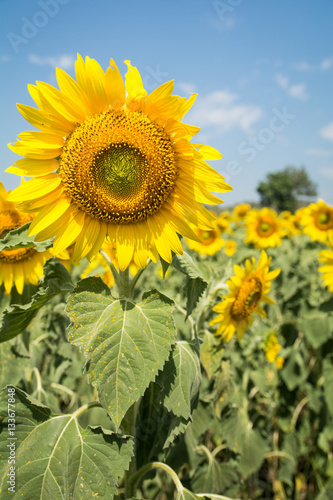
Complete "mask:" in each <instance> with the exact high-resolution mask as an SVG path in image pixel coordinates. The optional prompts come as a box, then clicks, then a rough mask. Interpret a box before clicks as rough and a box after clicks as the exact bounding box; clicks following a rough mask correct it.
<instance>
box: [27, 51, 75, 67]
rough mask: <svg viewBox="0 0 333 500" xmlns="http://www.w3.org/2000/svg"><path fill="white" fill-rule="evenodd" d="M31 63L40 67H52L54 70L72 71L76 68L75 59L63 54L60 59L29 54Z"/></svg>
mask: <svg viewBox="0 0 333 500" xmlns="http://www.w3.org/2000/svg"><path fill="white" fill-rule="evenodd" d="M28 60H29V62H31V63H32V64H37V65H38V66H52V68H56V67H58V68H62V69H70V68H72V67H73V66H74V62H75V57H74V56H72V55H69V54H62V55H60V56H58V57H39V56H37V55H36V54H29V56H28Z"/></svg>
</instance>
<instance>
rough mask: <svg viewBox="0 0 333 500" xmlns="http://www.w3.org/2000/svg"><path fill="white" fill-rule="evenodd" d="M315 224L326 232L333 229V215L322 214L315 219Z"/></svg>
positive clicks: (328, 213)
mask: <svg viewBox="0 0 333 500" xmlns="http://www.w3.org/2000/svg"><path fill="white" fill-rule="evenodd" d="M315 224H316V226H317V228H318V229H321V230H323V231H326V230H327V229H331V228H332V227H333V213H330V212H328V211H327V212H320V213H319V214H317V216H316V217H315Z"/></svg>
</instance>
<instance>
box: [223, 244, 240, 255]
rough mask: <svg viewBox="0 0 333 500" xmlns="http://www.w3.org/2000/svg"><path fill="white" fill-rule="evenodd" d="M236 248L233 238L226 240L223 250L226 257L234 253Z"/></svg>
mask: <svg viewBox="0 0 333 500" xmlns="http://www.w3.org/2000/svg"><path fill="white" fill-rule="evenodd" d="M236 250H237V243H236V242H235V241H233V240H228V241H226V243H225V247H224V251H225V253H226V255H227V256H228V257H231V256H232V255H234V253H235V252H236Z"/></svg>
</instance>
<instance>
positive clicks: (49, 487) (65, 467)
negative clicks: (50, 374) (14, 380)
mask: <svg viewBox="0 0 333 500" xmlns="http://www.w3.org/2000/svg"><path fill="white" fill-rule="evenodd" d="M8 394H9V393H8V390H6V389H4V390H2V392H1V394H0V414H1V415H2V416H3V415H8ZM10 394H13V393H12V392H10ZM14 399H15V405H14V408H15V419H16V421H17V422H18V423H19V425H18V426H17V427H16V431H15V437H16V438H17V441H8V440H7V439H6V438H7V435H8V430H7V425H6V424H7V418H8V416H7V417H2V418H1V433H2V436H3V439H2V440H1V443H2V444H1V445H0V446H1V448H0V450H1V456H2V457H3V459H4V460H3V461H4V462H5V463H4V466H3V468H2V472H1V476H0V481H1V483H0V485H1V486H0V487H1V491H2V495H1V498H4V499H5V498H12V493H11V492H9V491H8V490H7V479H8V476H7V474H8V473H9V470H10V464H9V462H8V456H9V449H8V447H7V445H8V443H13V444H12V446H13V447H14V449H15V455H16V464H15V467H16V485H15V493H16V495H19V496H20V497H22V498H42V499H49V498H82V499H88V498H91V497H93V496H99V497H102V498H103V497H104V498H110V499H112V498H113V496H114V494H115V493H116V492H117V487H116V483H117V480H118V478H119V476H121V475H122V474H123V471H124V469H126V468H128V465H129V462H130V459H131V456H132V453H133V442H132V441H131V439H130V438H128V437H127V438H126V437H121V436H118V435H117V434H114V433H112V432H110V431H107V430H104V429H103V428H102V427H88V428H87V429H83V428H82V427H81V426H80V425H79V423H78V421H77V416H78V415H77V414H75V413H74V414H73V415H52V414H51V410H50V408H48V407H47V406H45V405H43V404H41V403H40V402H39V401H37V400H36V399H34V398H33V397H31V396H29V395H28V394H26V393H25V392H23V391H21V390H20V389H17V388H16V390H15V395H14Z"/></svg>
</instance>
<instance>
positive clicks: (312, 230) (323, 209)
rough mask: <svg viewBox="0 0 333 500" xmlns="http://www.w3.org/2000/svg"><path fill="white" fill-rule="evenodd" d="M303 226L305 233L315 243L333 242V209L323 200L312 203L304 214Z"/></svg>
mask: <svg viewBox="0 0 333 500" xmlns="http://www.w3.org/2000/svg"><path fill="white" fill-rule="evenodd" d="M301 224H302V226H304V229H303V231H304V233H305V234H307V235H308V236H310V238H312V239H313V240H314V241H321V242H323V243H327V242H328V241H329V240H332V241H333V207H331V206H329V205H326V203H325V202H324V201H323V200H319V201H318V202H317V203H311V204H310V205H309V206H308V207H306V208H305V209H304V211H303V213H302V218H301Z"/></svg>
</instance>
